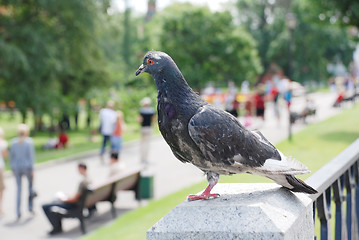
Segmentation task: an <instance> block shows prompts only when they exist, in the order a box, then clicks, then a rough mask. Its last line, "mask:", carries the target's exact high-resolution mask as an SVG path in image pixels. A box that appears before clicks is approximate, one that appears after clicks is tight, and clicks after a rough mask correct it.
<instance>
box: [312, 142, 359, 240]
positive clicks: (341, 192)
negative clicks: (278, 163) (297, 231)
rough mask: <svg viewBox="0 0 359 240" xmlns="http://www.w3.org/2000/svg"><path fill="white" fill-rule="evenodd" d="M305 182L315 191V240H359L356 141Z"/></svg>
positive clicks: (358, 149)
mask: <svg viewBox="0 0 359 240" xmlns="http://www.w3.org/2000/svg"><path fill="white" fill-rule="evenodd" d="M306 182H307V183H308V184H309V185H310V186H312V187H314V188H315V189H317V190H318V194H315V195H311V196H310V197H311V198H312V199H313V202H314V218H315V216H316V214H318V218H319V220H320V238H319V236H317V237H316V238H318V239H322V240H326V239H333V236H334V239H335V240H338V239H349V240H357V239H359V232H358V229H359V227H358V224H359V138H358V139H357V140H356V141H355V142H354V143H352V144H351V145H350V146H349V147H348V148H346V149H345V150H344V151H343V152H342V153H340V154H339V155H338V156H337V157H336V158H334V159H333V160H332V161H331V162H329V163H328V164H326V165H325V166H323V167H322V168H321V169H319V170H318V171H317V172H316V173H315V174H313V175H312V176H310V177H309V178H308V179H307V181H306ZM333 205H335V207H334V208H335V209H332V206H333ZM332 213H334V215H335V216H334V217H333V216H332ZM332 221H334V227H332ZM333 231H334V232H333ZM333 233H334V234H333Z"/></svg>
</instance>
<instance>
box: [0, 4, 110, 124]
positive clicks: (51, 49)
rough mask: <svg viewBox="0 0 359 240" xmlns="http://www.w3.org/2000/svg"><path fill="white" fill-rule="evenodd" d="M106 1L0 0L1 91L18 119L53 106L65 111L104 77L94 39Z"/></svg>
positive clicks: (98, 49)
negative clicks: (11, 101)
mask: <svg viewBox="0 0 359 240" xmlns="http://www.w3.org/2000/svg"><path fill="white" fill-rule="evenodd" d="M107 5H108V1H100V0H90V1H82V0H63V1H56V0H49V1H41V0H33V1H25V0H17V1H6V0H1V1H0V9H1V11H0V52H1V53H2V57H1V61H0V84H1V85H2V86H3V87H4V88H2V90H1V91H2V92H1V95H2V96H3V98H4V99H5V100H6V101H8V100H14V101H15V102H16V106H17V108H18V109H19V110H20V111H21V113H22V116H23V119H24V120H25V118H26V113H27V110H28V109H29V108H31V109H32V110H33V111H34V113H35V115H36V117H37V118H38V119H41V116H42V115H43V114H44V113H48V114H51V113H52V111H53V108H54V107H55V106H60V107H61V109H63V110H64V112H67V111H68V110H67V108H68V106H69V105H74V104H75V103H76V102H77V100H78V99H79V98H80V97H81V96H83V95H84V94H85V92H86V91H87V90H88V89H90V88H92V87H96V86H103V85H104V83H105V82H106V72H105V71H104V70H103V68H102V67H101V66H103V65H105V64H106V63H105V62H104V59H103V56H102V55H103V54H102V49H101V48H100V47H99V44H98V42H97V41H98V40H97V30H98V28H99V27H100V26H99V25H98V23H99V21H98V19H99V15H100V14H103V8H105V6H107Z"/></svg>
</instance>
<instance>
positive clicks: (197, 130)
mask: <svg viewBox="0 0 359 240" xmlns="http://www.w3.org/2000/svg"><path fill="white" fill-rule="evenodd" d="M188 130H189V134H190V136H191V137H192V139H193V141H194V142H195V143H196V144H197V146H198V147H199V149H200V150H201V152H202V153H203V154H204V156H205V157H206V159H207V160H209V161H211V162H212V163H213V164H229V165H233V164H234V163H235V162H239V163H240V164H243V165H245V166H250V167H261V166H263V165H264V163H265V161H266V160H267V159H273V160H279V161H280V160H281V156H280V154H279V152H278V151H277V149H276V148H275V147H274V146H273V145H272V144H270V143H269V141H268V140H267V139H265V138H264V137H263V135H262V134H261V133H257V132H255V133H253V132H251V131H248V130H247V129H246V128H244V127H243V126H242V125H241V124H240V123H239V122H238V121H237V119H236V118H234V117H233V116H232V115H230V114H229V113H227V112H224V111H222V110H219V109H216V108H214V107H213V106H211V105H206V106H204V107H202V108H201V109H200V110H199V111H198V112H197V114H195V115H194V116H193V117H192V118H191V120H190V121H189V124H188Z"/></svg>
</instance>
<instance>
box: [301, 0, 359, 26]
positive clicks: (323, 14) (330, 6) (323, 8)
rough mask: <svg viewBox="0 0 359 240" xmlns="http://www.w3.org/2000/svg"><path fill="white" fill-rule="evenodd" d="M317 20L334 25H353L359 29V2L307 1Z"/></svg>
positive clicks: (348, 0)
mask: <svg viewBox="0 0 359 240" xmlns="http://www.w3.org/2000/svg"><path fill="white" fill-rule="evenodd" d="M307 4H308V5H309V4H310V6H311V10H312V12H314V13H315V15H316V17H317V19H318V18H320V19H321V21H323V22H325V23H327V24H332V23H340V24H342V25H352V26H356V27H357V28H359V2H358V1H357V0H318V1H307Z"/></svg>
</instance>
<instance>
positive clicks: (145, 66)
mask: <svg viewBox="0 0 359 240" xmlns="http://www.w3.org/2000/svg"><path fill="white" fill-rule="evenodd" d="M169 64H174V62H173V60H172V58H171V57H170V56H168V55H167V54H166V53H164V52H158V51H150V52H148V53H147V54H146V55H145V57H144V58H143V63H142V65H141V66H140V67H139V68H138V69H137V71H136V76H137V75H139V74H141V73H143V72H147V73H149V74H151V75H154V74H156V73H159V72H161V71H162V69H163V68H164V67H165V66H168V65H169Z"/></svg>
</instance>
